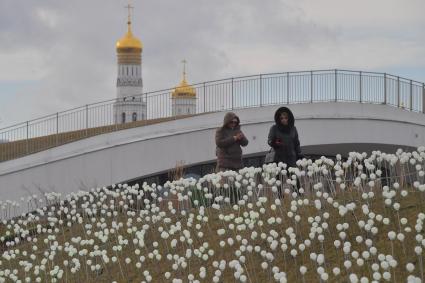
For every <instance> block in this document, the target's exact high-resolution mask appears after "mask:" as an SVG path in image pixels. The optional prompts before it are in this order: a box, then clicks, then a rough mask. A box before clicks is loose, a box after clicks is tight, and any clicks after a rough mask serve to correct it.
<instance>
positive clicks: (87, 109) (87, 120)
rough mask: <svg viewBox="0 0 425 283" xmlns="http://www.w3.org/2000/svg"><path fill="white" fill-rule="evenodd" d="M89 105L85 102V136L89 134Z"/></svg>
mask: <svg viewBox="0 0 425 283" xmlns="http://www.w3.org/2000/svg"><path fill="white" fill-rule="evenodd" d="M88 129H89V106H88V105H87V104H86V137H88V134H89V130H88Z"/></svg>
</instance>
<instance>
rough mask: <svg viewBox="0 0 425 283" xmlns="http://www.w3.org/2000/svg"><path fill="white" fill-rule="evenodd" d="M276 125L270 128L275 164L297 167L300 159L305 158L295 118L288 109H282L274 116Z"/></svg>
mask: <svg viewBox="0 0 425 283" xmlns="http://www.w3.org/2000/svg"><path fill="white" fill-rule="evenodd" d="M274 120H275V124H274V125H273V126H272V127H271V128H270V131H269V137H268V141H267V142H268V144H269V145H270V146H271V147H272V148H273V149H274V151H275V160H274V162H276V163H278V162H283V163H286V164H287V165H288V167H295V166H296V162H297V160H298V159H300V158H303V157H304V156H303V154H302V153H301V148H300V140H299V138H298V131H297V128H296V127H295V118H294V115H293V114H292V112H291V110H289V108H287V107H280V108H279V109H277V110H276V112H275V114H274Z"/></svg>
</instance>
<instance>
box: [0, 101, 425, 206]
mask: <svg viewBox="0 0 425 283" xmlns="http://www.w3.org/2000/svg"><path fill="white" fill-rule="evenodd" d="M279 106H280V105H273V106H263V107H251V108H245V109H239V110H234V112H236V113H237V114H238V115H239V117H240V119H241V125H242V129H243V131H244V133H245V134H246V136H247V137H248V139H249V145H248V146H247V147H246V148H245V149H244V154H245V155H259V154H264V152H266V151H267V150H268V145H267V134H268V130H269V128H270V126H271V125H272V124H273V123H274V121H273V115H274V112H275V110H276V109H277V108H278V107H279ZM289 107H290V109H291V110H292V111H293V113H294V115H295V118H296V126H297V128H298V132H299V135H300V141H301V146H302V149H303V151H304V153H306V154H318V155H335V154H337V153H341V154H343V155H344V154H347V152H349V151H372V150H382V151H386V152H395V150H396V149H397V148H404V149H407V150H413V149H415V148H416V147H418V146H421V145H425V115H424V114H423V113H421V112H419V113H418V112H412V111H406V110H404V109H402V108H397V107H393V106H389V105H384V104H368V103H359V102H319V103H302V104H292V105H289ZM223 116H224V112H216V113H209V114H202V115H199V116H194V117H190V118H185V119H180V120H175V121H168V122H163V123H159V124H154V125H150V126H144V127H138V128H132V129H127V130H121V131H116V132H111V133H107V134H102V135H98V136H94V137H90V138H86V139H81V140H79V141H76V142H73V143H69V144H65V145H61V146H58V147H54V148H51V149H48V150H45V151H41V152H38V153H35V154H31V155H27V156H24V157H21V158H18V159H14V160H9V161H5V162H2V163H0V199H2V200H5V199H10V200H17V199H19V198H20V197H23V196H28V195H30V194H34V193H36V194H39V193H40V192H41V191H45V192H48V191H49V192H50V191H54V192H62V193H69V192H73V191H77V190H78V189H89V188H92V187H100V186H108V185H110V184H113V183H119V182H123V181H126V180H131V179H135V178H138V177H141V176H148V175H153V174H156V173H158V172H166V171H168V170H170V169H172V168H174V167H175V165H176V162H179V161H182V162H183V163H184V164H186V165H190V164H200V163H206V162H213V161H214V160H215V143H214V133H215V129H216V128H217V127H218V126H219V125H221V124H222V120H223Z"/></svg>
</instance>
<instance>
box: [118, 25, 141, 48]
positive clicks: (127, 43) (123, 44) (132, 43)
mask: <svg viewBox="0 0 425 283" xmlns="http://www.w3.org/2000/svg"><path fill="white" fill-rule="evenodd" d="M127 24H128V30H127V33H126V34H125V35H124V37H123V38H121V39H120V40H118V41H117V44H116V46H117V51H120V50H127V49H130V50H136V51H142V49H143V44H142V42H141V41H140V40H139V39H138V38H136V37H134V36H133V33H132V32H131V21H128V23H127Z"/></svg>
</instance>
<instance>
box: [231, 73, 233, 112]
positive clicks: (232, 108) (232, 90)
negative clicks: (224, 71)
mask: <svg viewBox="0 0 425 283" xmlns="http://www.w3.org/2000/svg"><path fill="white" fill-rule="evenodd" d="M231 109H232V110H233V78H232V107H231Z"/></svg>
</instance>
